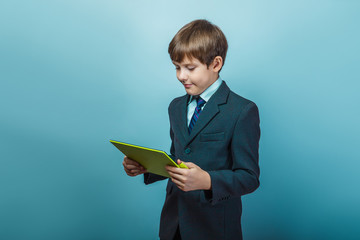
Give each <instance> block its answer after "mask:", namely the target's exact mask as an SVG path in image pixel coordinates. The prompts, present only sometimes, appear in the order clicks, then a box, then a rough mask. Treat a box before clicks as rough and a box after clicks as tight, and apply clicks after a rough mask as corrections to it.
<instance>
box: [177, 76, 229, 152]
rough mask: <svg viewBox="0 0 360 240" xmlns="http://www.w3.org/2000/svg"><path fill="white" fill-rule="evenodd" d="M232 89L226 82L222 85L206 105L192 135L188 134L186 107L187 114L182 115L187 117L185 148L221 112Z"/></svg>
mask: <svg viewBox="0 0 360 240" xmlns="http://www.w3.org/2000/svg"><path fill="white" fill-rule="evenodd" d="M229 92H230V89H229V88H228V86H227V85H226V83H225V81H223V83H222V84H221V85H220V87H219V89H218V90H217V91H216V92H215V93H214V95H213V96H211V98H210V99H209V101H208V102H207V103H206V105H205V107H204V109H203V110H202V112H201V113H200V116H199V118H198V120H197V121H196V123H195V125H194V127H193V129H192V131H191V134H190V135H189V134H188V127H187V114H186V113H187V111H186V110H187V106H186V107H185V112H184V113H183V112H182V113H181V114H183V116H185V129H184V130H183V131H184V132H185V134H184V135H185V136H186V137H185V139H186V143H185V146H186V145H188V144H189V143H190V142H191V141H192V140H193V139H194V138H195V137H196V136H197V135H198V134H199V132H200V131H201V130H202V129H203V128H204V127H205V126H206V125H207V124H208V123H209V122H210V121H211V119H213V118H214V117H215V116H216V115H217V114H218V112H219V111H220V110H219V105H221V104H224V103H226V100H227V97H228V95H229ZM181 111H183V110H181Z"/></svg>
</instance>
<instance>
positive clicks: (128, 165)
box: [123, 156, 147, 177]
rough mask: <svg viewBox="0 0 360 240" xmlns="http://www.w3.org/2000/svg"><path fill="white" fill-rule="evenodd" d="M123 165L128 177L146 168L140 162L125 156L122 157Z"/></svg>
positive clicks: (141, 172) (144, 170)
mask: <svg viewBox="0 0 360 240" xmlns="http://www.w3.org/2000/svg"><path fill="white" fill-rule="evenodd" d="M123 166H124V170H125V172H126V174H127V175H129V176H130V177H135V176H137V175H140V174H143V173H146V172H147V170H146V169H145V168H144V167H143V166H142V165H141V164H139V163H138V162H135V161H134V160H132V159H130V158H128V157H127V156H125V157H124V161H123Z"/></svg>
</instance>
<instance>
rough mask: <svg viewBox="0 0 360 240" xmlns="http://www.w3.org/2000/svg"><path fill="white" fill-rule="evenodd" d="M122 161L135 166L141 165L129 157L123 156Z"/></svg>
mask: <svg viewBox="0 0 360 240" xmlns="http://www.w3.org/2000/svg"><path fill="white" fill-rule="evenodd" d="M124 161H125V163H126V164H131V165H135V166H141V165H140V164H139V163H138V162H136V161H135V160H132V159H131V158H128V157H125V158H124Z"/></svg>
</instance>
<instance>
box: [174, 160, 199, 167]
mask: <svg viewBox="0 0 360 240" xmlns="http://www.w3.org/2000/svg"><path fill="white" fill-rule="evenodd" d="M177 162H178V164H179V165H180V164H181V163H184V164H185V165H186V166H187V167H188V168H194V167H197V165H196V164H195V163H192V162H184V161H181V160H180V159H178V160H177Z"/></svg>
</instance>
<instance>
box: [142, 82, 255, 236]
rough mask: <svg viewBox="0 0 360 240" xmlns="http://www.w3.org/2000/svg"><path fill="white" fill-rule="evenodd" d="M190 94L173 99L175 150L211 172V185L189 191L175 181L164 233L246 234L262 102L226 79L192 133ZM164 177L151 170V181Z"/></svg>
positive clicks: (174, 153)
mask: <svg viewBox="0 0 360 240" xmlns="http://www.w3.org/2000/svg"><path fill="white" fill-rule="evenodd" d="M188 97H189V96H188V95H185V96H182V97H179V98H175V99H174V100H173V101H172V102H171V103H170V105H169V118H170V137H171V141H172V144H171V149H170V153H171V155H172V157H173V158H174V159H181V160H183V161H186V162H193V163H195V164H197V165H198V166H199V167H201V168H202V169H203V170H205V171H207V172H208V173H209V175H210V177H211V186H212V189H211V190H196V191H189V192H183V191H182V190H180V189H178V188H177V186H176V185H175V184H174V183H173V182H172V181H171V180H169V181H168V184H167V187H166V192H167V194H166V199H165V203H164V207H163V210H162V213H161V221H160V238H161V239H172V238H173V236H174V234H175V231H176V229H177V227H178V226H179V229H180V233H181V237H182V239H185V240H188V239H189V240H190V239H197V240H198V239H207V240H208V239H217V240H219V239H242V233H241V232H242V231H241V220H240V217H241V212H242V206H241V196H242V195H244V194H247V193H250V192H253V191H254V190H255V189H256V188H257V187H258V186H259V174H260V170H259V165H258V157H259V155H258V149H259V138H260V128H259V113H258V109H257V106H256V105H255V104H254V103H253V102H251V101H249V100H247V99H245V98H243V97H240V96H238V95H237V94H235V93H234V92H232V91H230V89H229V88H228V86H227V85H226V83H225V82H223V83H222V84H221V86H220V87H219V89H218V90H217V91H216V92H215V93H214V95H213V96H212V97H211V98H210V99H209V101H208V102H207V104H206V106H205V107H204V109H203V110H202V112H201V114H200V116H199V119H198V120H197V122H196V124H195V126H194V127H193V129H192V131H191V133H190V135H189V133H188V128H187V119H186V112H187V101H188ZM161 179H164V178H163V177H161V176H158V175H155V174H145V175H144V181H145V183H146V184H149V183H152V182H155V181H158V180H161Z"/></svg>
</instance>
